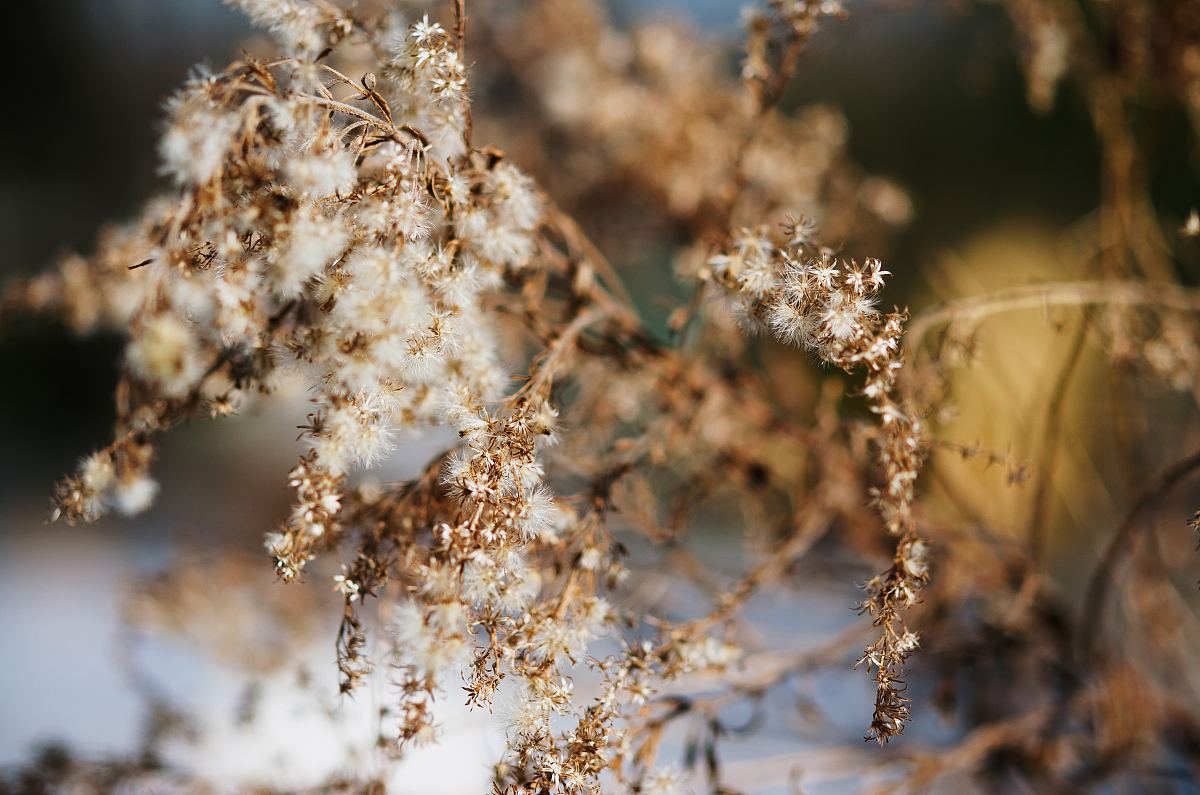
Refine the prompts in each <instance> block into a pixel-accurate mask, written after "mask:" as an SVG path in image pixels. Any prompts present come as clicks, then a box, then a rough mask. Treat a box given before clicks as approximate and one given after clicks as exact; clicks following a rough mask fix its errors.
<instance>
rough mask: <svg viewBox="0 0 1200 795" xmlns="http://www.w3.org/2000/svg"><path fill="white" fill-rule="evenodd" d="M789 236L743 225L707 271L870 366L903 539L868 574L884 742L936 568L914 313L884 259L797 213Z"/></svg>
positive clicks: (762, 315)
mask: <svg viewBox="0 0 1200 795" xmlns="http://www.w3.org/2000/svg"><path fill="white" fill-rule="evenodd" d="M783 237H784V240H782V241H780V242H776V241H775V240H773V239H772V237H771V235H770V234H769V230H768V229H765V228H756V229H743V230H741V231H740V232H739V233H738V234H737V235H736V236H735V237H734V238H733V240H732V245H731V246H730V248H729V249H728V251H726V252H725V253H721V254H718V255H716V256H713V257H711V258H710V259H709V260H708V270H707V271H705V272H703V273H702V274H701V275H702V277H704V278H707V279H708V280H710V281H711V282H713V283H714V284H716V285H717V286H719V287H720V288H721V290H722V294H723V295H724V296H725V297H726V300H727V301H728V302H729V304H730V305H731V309H732V310H733V311H734V313H735V314H736V315H737V316H738V317H739V318H741V319H742V320H743V321H744V322H745V323H747V324H750V325H752V326H758V327H765V328H769V329H770V330H771V332H772V333H773V334H774V335H775V336H776V337H777V338H778V339H780V340H781V341H783V342H785V343H787V344H790V345H795V346H799V347H803V348H808V349H810V350H812V351H813V352H814V353H815V354H816V355H817V356H819V357H820V358H821V359H822V360H823V361H825V362H827V363H829V364H831V365H834V366H837V367H840V368H842V369H844V370H846V371H847V372H853V371H857V370H861V371H862V372H864V373H865V383H864V385H863V387H862V395H863V397H864V398H865V399H866V400H867V402H868V405H869V406H870V408H871V411H872V412H874V413H875V415H876V416H877V417H878V418H879V429H878V434H877V440H876V441H877V446H878V457H879V462H880V464H881V465H882V467H883V474H884V482H883V484H881V485H880V486H878V487H873V488H872V496H873V498H874V502H875V504H876V505H877V507H878V509H879V512H880V515H881V516H882V518H883V520H884V524H885V525H886V527H887V530H888V532H889V533H891V534H892V535H893V536H896V537H897V538H898V539H899V544H898V547H897V551H896V559H895V562H894V564H893V566H892V567H891V568H890V569H889V570H888V571H887V572H886V573H885V574H883V575H881V576H880V577H876V578H874V579H872V580H871V581H870V582H869V583H867V585H866V586H865V587H866V591H867V598H866V599H865V600H864V601H863V602H862V605H861V608H862V610H863V611H865V612H867V613H869V614H870V615H871V617H872V619H873V620H874V622H875V624H876V625H877V626H879V627H880V628H881V635H880V636H879V638H878V639H877V640H876V641H875V642H874V643H872V644H871V645H870V646H869V647H868V648H867V650H866V653H865V654H864V656H863V657H862V662H865V663H866V664H867V665H868V666H869V667H870V668H874V670H875V678H876V682H877V685H878V692H877V695H876V702H875V718H874V720H873V721H872V724H871V730H870V735H869V736H871V737H873V738H875V739H877V740H878V741H879V742H880V743H883V742H886V741H887V739H888V738H889V737H891V736H893V735H896V734H899V733H900V732H901V731H903V728H904V721H905V720H906V718H907V717H908V706H907V699H906V698H905V697H904V696H903V695H902V692H903V682H902V681H901V680H900V675H901V672H902V670H903V665H904V661H905V659H906V658H907V657H908V656H909V655H910V654H911V653H912V652H913V651H914V650H915V649H916V648H917V635H916V634H915V633H913V632H911V631H909V630H908V629H907V628H906V627H905V625H904V622H903V620H902V619H901V617H900V613H901V611H903V610H904V609H906V608H908V607H911V606H912V605H913V604H915V603H916V602H917V601H918V599H919V596H920V592H921V589H922V588H923V586H924V585H925V582H926V581H927V579H928V576H929V563H928V545H927V544H926V543H925V542H923V541H921V540H919V539H918V537H917V536H916V531H915V525H914V521H913V515H912V507H913V501H914V497H915V494H914V485H915V482H916V478H917V473H918V471H919V470H920V467H921V464H922V460H923V457H924V454H923V442H922V435H923V429H922V425H921V420H920V418H919V417H917V416H916V415H915V412H914V411H913V410H912V409H911V408H909V407H905V406H904V405H903V404H902V402H901V401H900V398H899V397H898V396H897V394H896V393H897V383H896V379H897V375H898V373H899V371H900V368H901V367H902V364H903V362H902V356H901V344H900V343H901V336H902V334H903V329H904V320H905V314H904V313H903V312H900V311H895V312H890V313H887V314H883V313H881V312H880V311H879V309H878V308H877V306H876V303H877V300H876V296H877V294H878V292H879V290H880V288H881V287H883V284H884V277H885V276H887V275H888V272H887V271H885V270H884V269H883V265H882V263H880V261H879V260H877V259H868V260H866V262H865V263H863V264H861V265H860V264H859V263H858V262H855V261H854V260H851V261H849V262H843V261H839V260H838V259H836V258H835V256H834V254H833V252H832V251H830V250H829V249H827V248H825V247H823V246H820V245H819V244H818V243H817V240H816V225H815V224H814V223H813V222H812V221H811V220H809V219H805V218H794V219H790V220H788V222H787V223H786V224H785V225H784V228H783Z"/></svg>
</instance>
